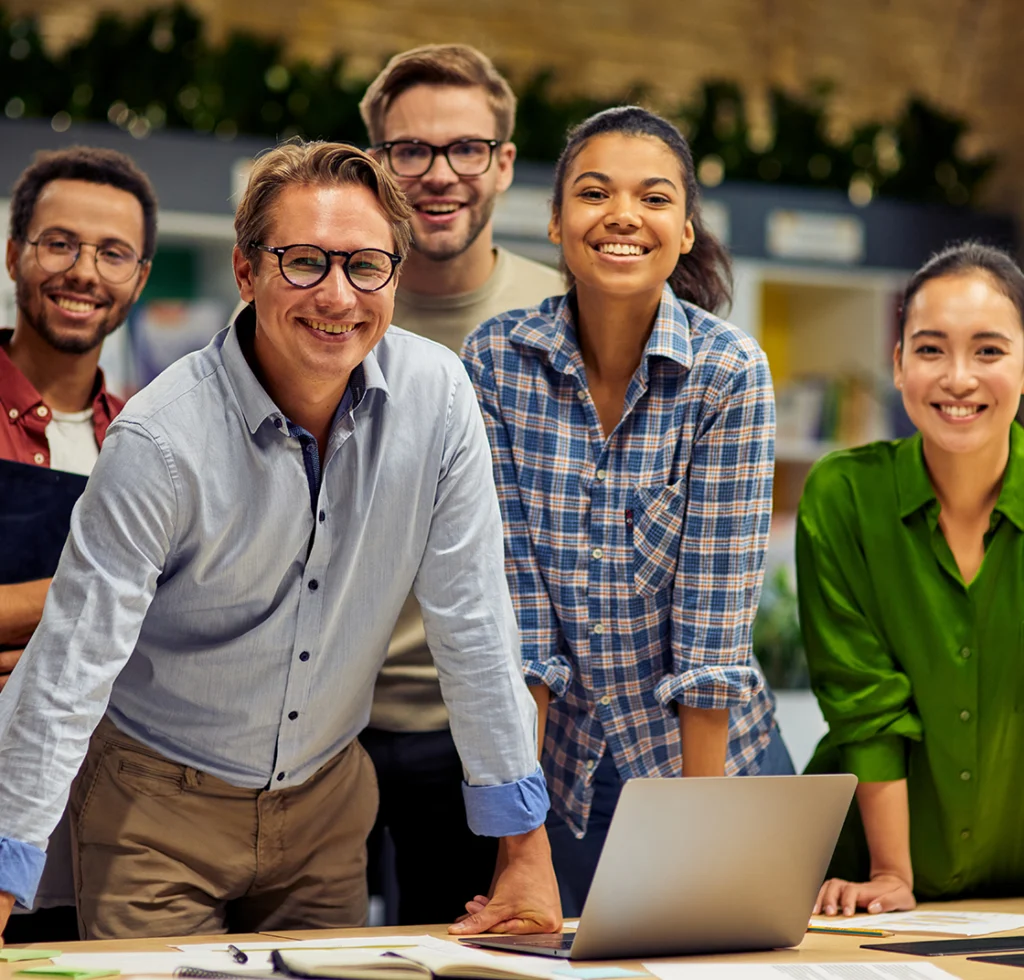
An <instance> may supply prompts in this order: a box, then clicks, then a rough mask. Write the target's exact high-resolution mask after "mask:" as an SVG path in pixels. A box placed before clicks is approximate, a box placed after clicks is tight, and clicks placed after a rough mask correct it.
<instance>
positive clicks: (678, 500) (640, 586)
mask: <svg viewBox="0 0 1024 980" xmlns="http://www.w3.org/2000/svg"><path fill="white" fill-rule="evenodd" d="M685 486H686V484H685V483H682V482H681V483H677V484H674V485H673V486H670V487H665V486H658V487H640V486H638V487H634V488H633V491H632V494H631V495H630V506H629V509H628V511H627V516H626V530H627V536H628V538H629V546H630V551H631V552H632V561H633V590H634V591H635V592H636V594H637V595H642V596H653V595H656V594H657V593H658V592H661V591H662V590H663V589H667V588H670V587H671V586H672V583H673V581H674V580H675V574H676V566H677V565H678V563H679V541H680V538H681V537H682V531H683V518H684V517H685V516H686V493H685Z"/></svg>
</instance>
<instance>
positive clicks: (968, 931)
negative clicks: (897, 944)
mask: <svg viewBox="0 0 1024 980" xmlns="http://www.w3.org/2000/svg"><path fill="white" fill-rule="evenodd" d="M811 925H812V926H826V927H828V926H840V927H842V926H845V927H846V928H847V929H888V930H890V931H891V932H920V933H934V934H938V935H942V936H987V935H989V934H991V933H993V932H1006V931H1008V930H1010V929H1024V915H1013V914H1012V913H1009V912H954V911H949V912H940V911H930V910H929V911H922V912H882V913H880V914H879V915H857V916H853V917H852V918H846V917H845V916H832V917H825V916H815V917H814V918H812V919H811Z"/></svg>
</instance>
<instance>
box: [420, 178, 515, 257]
mask: <svg viewBox="0 0 1024 980" xmlns="http://www.w3.org/2000/svg"><path fill="white" fill-rule="evenodd" d="M497 200H498V195H497V194H494V195H492V196H491V199H490V200H489V201H487V202H485V203H484V204H483V205H482V206H481V208H480V211H479V215H478V217H477V219H476V221H475V223H473V224H471V225H470V226H469V231H468V232H467V233H466V237H465V239H464V241H462V242H461V243H459V244H457V245H452V246H449V247H448V248H442V249H431V250H428V249H424V248H421V247H420V246H419V245H418V244H417V242H416V236H415V235H413V239H412V247H413V250H414V251H416V252H418V253H419V254H420V255H422V256H423V257H424V258H425V259H429V260H430V261H431V262H450V261H451V260H452V259H456V258H458V257H459V256H460V255H462V254H463V253H464V252H466V251H468V250H469V248H470V246H472V245H473V243H474V242H475V241H476V240H477V239H478V238H479V237H480V234H481V232H483V230H484V229H485V228H486V227H487V223H488V222H489V221H490V220H491V216H492V215H493V214H494V206H495V204H496V203H497Z"/></svg>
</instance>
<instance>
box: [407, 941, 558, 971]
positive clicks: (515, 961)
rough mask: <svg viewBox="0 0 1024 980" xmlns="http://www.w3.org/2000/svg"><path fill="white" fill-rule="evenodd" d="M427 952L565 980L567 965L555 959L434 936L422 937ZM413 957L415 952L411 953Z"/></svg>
mask: <svg viewBox="0 0 1024 980" xmlns="http://www.w3.org/2000/svg"><path fill="white" fill-rule="evenodd" d="M419 945H420V946H421V947H422V948H425V949H427V950H434V951H435V952H440V953H444V954H445V955H446V956H451V957H458V958H459V959H460V960H469V961H470V962H473V961H475V962H477V963H491V964H493V963H494V961H495V959H499V960H500V965H501V966H505V967H508V968H509V969H513V970H515V971H516V972H517V973H523V974H526V975H527V976H532V977H537V978H538V980H565V974H564V973H563V972H562V971H563V970H564V969H565V968H566V966H567V965H568V963H567V961H566V960H564V959H555V958H554V957H548V956H529V955H523V954H522V953H507V952H505V951H504V950H502V951H500V952H498V951H492V950H484V949H478V948H477V947H476V946H467V945H466V944H465V943H460V942H458V940H454V939H438V938H437V937H436V936H423V937H422V941H421V942H420V944H419ZM411 952H412V954H413V955H415V952H416V951H415V950H412V951H411Z"/></svg>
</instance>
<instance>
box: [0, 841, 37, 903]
mask: <svg viewBox="0 0 1024 980" xmlns="http://www.w3.org/2000/svg"><path fill="white" fill-rule="evenodd" d="M44 864H46V852H45V851H43V850H40V849H39V848H38V847H36V846H35V845H34V844H26V843H25V842H24V841H20V840H14V839H13V838H10V837H0V891H4V892H9V893H10V894H11V895H13V896H14V901H15V902H17V904H18V905H20V906H21V907H22V908H23V909H30V908H32V903H33V902H34V901H35V897H36V889H37V888H38V887H39V879H40V878H41V877H42V876H43V865H44Z"/></svg>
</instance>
